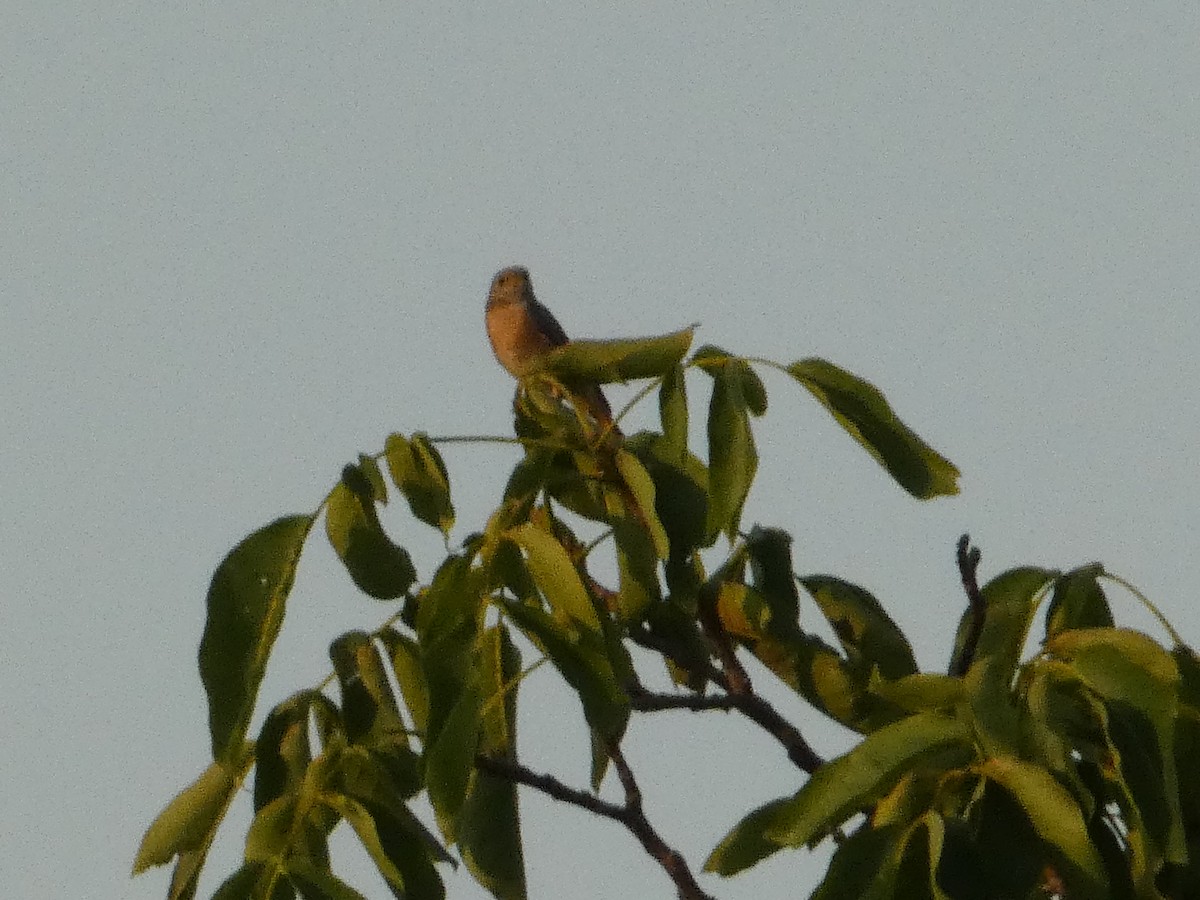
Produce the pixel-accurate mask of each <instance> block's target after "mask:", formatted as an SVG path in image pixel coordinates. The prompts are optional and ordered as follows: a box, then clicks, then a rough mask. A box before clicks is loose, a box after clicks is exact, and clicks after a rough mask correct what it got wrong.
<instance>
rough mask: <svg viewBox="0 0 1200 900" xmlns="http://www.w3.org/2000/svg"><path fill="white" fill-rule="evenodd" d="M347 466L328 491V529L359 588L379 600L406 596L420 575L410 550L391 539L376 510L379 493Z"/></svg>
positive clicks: (340, 556) (352, 467) (327, 531)
mask: <svg viewBox="0 0 1200 900" xmlns="http://www.w3.org/2000/svg"><path fill="white" fill-rule="evenodd" d="M357 472H359V470H358V469H357V468H356V467H354V466H347V467H346V468H345V470H344V471H343V472H342V481H341V482H340V483H339V484H338V485H337V487H335V488H334V489H333V490H332V491H331V492H330V494H329V498H328V501H327V502H326V507H325V533H326V535H328V537H329V543H330V544H331V545H332V546H333V549H334V551H335V552H336V553H337V555H338V558H340V559H341V561H342V563H343V564H344V565H345V566H346V571H347V572H349V573H350V577H351V578H352V579H354V583H355V584H356V585H358V588H359V589H360V590H361V591H363V592H364V593H366V594H367V595H369V596H371V597H374V598H376V599H377V600H394V599H396V598H397V597H403V596H404V594H405V593H406V592H407V591H408V589H409V588H410V587H411V586H412V583H413V582H414V581H416V579H417V572H416V569H414V568H413V564H412V559H411V558H410V557H409V555H408V551H407V550H405V549H404V548H403V547H399V546H397V545H396V544H394V543H392V539H391V538H389V537H388V536H387V534H386V533H385V532H384V530H383V526H382V525H381V524H380V523H379V515H378V513H376V511H375V502H376V500H377V499H379V496H378V495H377V494H375V493H374V490H373V489H371V488H370V483H369V481H368V480H367V479H366V478H364V477H361V474H359V475H355V474H354V473H357Z"/></svg>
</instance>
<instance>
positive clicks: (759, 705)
mask: <svg viewBox="0 0 1200 900" xmlns="http://www.w3.org/2000/svg"><path fill="white" fill-rule="evenodd" d="M626 692H627V693H628V694H629V702H630V705H631V706H632V707H633V708H634V709H636V710H639V711H641V712H657V711H659V710H664V709H688V710H691V711H693V712H700V711H703V710H706V709H724V710H730V709H736V710H737V711H738V712H740V713H741V714H742V715H744V716H745V717H746V718H748V719H750V720H751V721H752V722H754V723H755V724H756V725H758V726H759V727H761V728H762V729H763V730H764V731H766V732H767V733H768V734H769V735H771V737H773V738H775V740H777V741H779V743H780V744H782V745H783V748H784V750H786V751H787V755H788V759H790V760H791V761H792V762H793V763H794V764H795V765H796V767H797V768H799V769H802V770H803V771H805V772H807V773H808V774H809V775H812V774H813V773H814V772H816V771H817V769H819V768H820V767H821V766H823V765H824V764H825V760H824V759H822V758H821V756H820V755H819V754H818V753H817V752H816V751H815V750H813V748H812V746H811V745H810V744H809V743H808V741H806V740H805V739H804V735H802V734H801V733H800V730H799V729H798V728H796V726H795V725H793V724H792V723H790V722H789V721H788V720H787V719H785V718H784V717H783V716H781V715H780V714H779V713H778V712H776V710H775V707H773V706H771V704H770V703H768V702H767V701H766V700H764V699H763V698H762V697H760V696H759V695H758V694H756V693H754V692H753V691H750V693H746V694H726V695H724V696H721V697H704V696H701V695H699V694H678V695H676V694H652V693H650V692H649V691H647V690H645V689H644V688H641V687H636V688H633V689H630V687H629V686H626Z"/></svg>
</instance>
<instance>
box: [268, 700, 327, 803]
mask: <svg viewBox="0 0 1200 900" xmlns="http://www.w3.org/2000/svg"><path fill="white" fill-rule="evenodd" d="M316 693H317V692H316V691H311V690H304V691H298V692H297V693H295V694H293V695H292V696H291V697H289V698H288V699H287V700H285V701H284V702H283V703H280V704H278V705H276V706H275V708H274V709H272V710H271V712H270V713H268V714H267V718H266V721H264V722H263V726H262V729H261V730H260V731H259V733H258V740H257V741H256V742H255V750H254V758H255V766H254V809H255V810H256V811H257V810H260V809H262V808H263V807H264V806H266V805H267V804H268V803H270V802H271V801H272V800H275V799H276V798H278V797H282V796H283V795H284V794H287V793H292V792H294V791H296V790H298V789H299V787H300V785H301V783H303V781H304V775H305V772H307V770H308V766H309V763H311V762H312V751H311V748H310V747H309V741H308V720H309V710H310V709H311V706H312V703H313V696H314V694H316Z"/></svg>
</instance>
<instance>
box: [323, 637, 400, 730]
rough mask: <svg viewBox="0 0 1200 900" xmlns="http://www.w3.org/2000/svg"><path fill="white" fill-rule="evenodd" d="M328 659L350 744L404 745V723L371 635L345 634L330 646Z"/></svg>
mask: <svg viewBox="0 0 1200 900" xmlns="http://www.w3.org/2000/svg"><path fill="white" fill-rule="evenodd" d="M329 658H330V659H331V660H332V661H333V668H334V672H335V673H336V674H337V679H338V685H339V687H340V688H341V692H342V719H343V721H344V722H345V725H346V737H347V738H348V739H349V740H350V742H351V743H371V744H377V743H380V742H395V743H397V744H399V745H401V746H407V744H408V737H407V734H406V733H405V727H404V720H403V719H402V718H401V717H400V709H399V707H397V706H396V698H395V696H393V694H392V686H391V684H390V683H389V682H388V679H387V673H386V671H385V670H384V668H383V660H382V658H381V657H380V655H379V650H378V649H377V648H376V646H375V644H374V642H373V641H372V640H371V636H370V635H369V634H367V633H366V632H365V631H348V632H346V633H345V634H343V635H341V636H340V637H338V638H336V639H335V640H334V641H333V643H332V644H330V646H329Z"/></svg>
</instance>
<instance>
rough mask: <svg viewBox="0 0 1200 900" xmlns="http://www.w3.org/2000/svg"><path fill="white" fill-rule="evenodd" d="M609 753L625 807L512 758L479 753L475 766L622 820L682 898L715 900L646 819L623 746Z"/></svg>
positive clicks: (683, 899)
mask: <svg viewBox="0 0 1200 900" xmlns="http://www.w3.org/2000/svg"><path fill="white" fill-rule="evenodd" d="M608 755H609V758H610V759H612V761H613V766H614V768H616V770H617V777H618V778H619V779H620V780H621V787H622V788H624V790H625V803H624V805H622V806H618V805H617V804H615V803H608V802H607V801H604V800H601V799H600V798H599V797H596V796H593V795H592V794H589V793H587V792H586V791H580V790H576V789H575V788H572V787H568V786H567V785H565V784H563V783H562V782H561V781H559V780H558V779H557V778H555V777H554V776H552V775H541V774H538V773H537V772H534V771H532V770H531V769H528V768H526V767H525V766H523V765H521V764H520V763H516V762H513V761H511V760H508V759H501V758H499V757H495V756H485V755H483V754H478V755H476V757H475V766H476V768H478V769H479V770H480V771H482V772H486V773H488V774H489V775H493V776H495V777H496V778H504V779H506V780H508V781H512V782H514V783H516V784H523V785H525V786H526V787H531V788H534V789H535V790H538V791H541V792H542V793H543V794H545V795H546V796H548V797H552V798H554V799H555V800H561V801H562V802H564V803H570V804H572V805H573V806H578V807H580V808H581V809H586V810H588V811H589V812H593V813H595V814H596V815H598V816H603V817H604V818H606V819H612V820H613V821H614V822H620V823H621V824H622V825H624V826H625V828H626V829H627V830H628V831H629V832H630V834H632V835H633V836H634V837H636V838H637V839H638V840H639V841H640V842H641V844H642V846H643V847H645V848H646V852H647V853H649V854H650V856H651V857H652V858H653V859H654V860H655V862H657V863H658V864H659V865H660V866H662V868H663V870H664V871H665V872H666V873H667V875H668V877H670V879H671V880H672V881H673V882H675V889H676V891H677V892H678V894H679V898H680V900H713V898H712V897H711V896H709V895H708V894H706V893H704V891H702V890H701V889H700V885H698V884H697V883H696V879H695V877H694V876H693V875H692V872H691V869H689V868H688V864H687V861H686V860H685V859H684V858H683V856H682V855H681V854H680V853H679V851H678V850H675V849H674V848H672V847H671V846H670V845H668V844H667V842H666V841H664V840H663V839H662V838H661V837H660V836H659V834H658V832H657V831H655V830H654V826H653V825H651V824H650V821H649V820H648V819H647V818H646V814H645V813H644V812H643V811H642V792H641V790H640V789H639V788H638V785H637V781H636V780H635V779H634V777H633V771H632V770H631V769H630V768H629V763H627V762H626V761H625V755H624V754H623V753H622V752H621V749H620V748H619V747H616V746H613V747H609V748H608Z"/></svg>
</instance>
